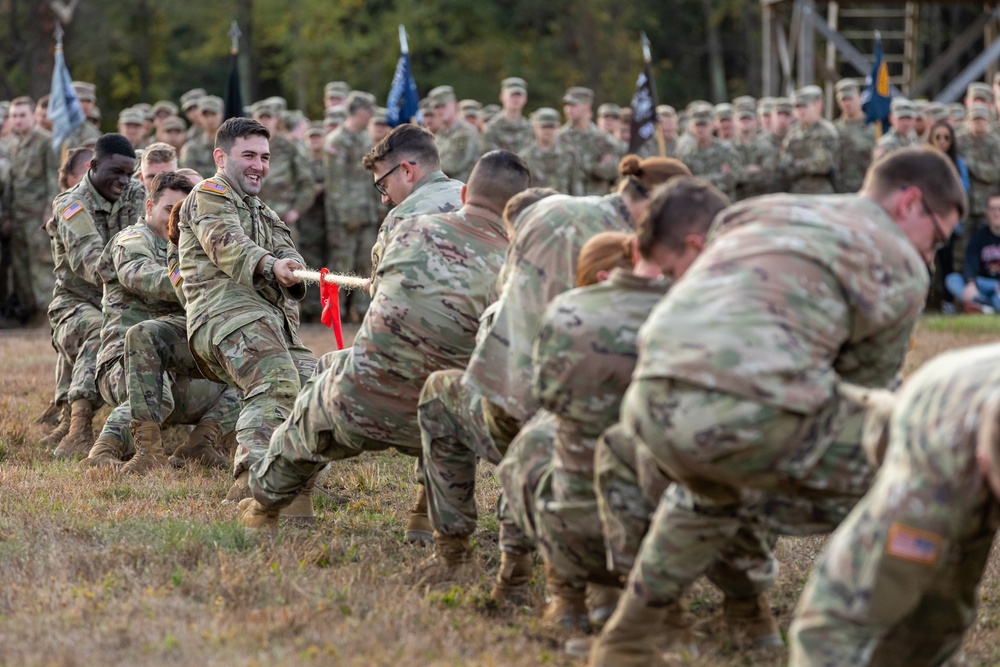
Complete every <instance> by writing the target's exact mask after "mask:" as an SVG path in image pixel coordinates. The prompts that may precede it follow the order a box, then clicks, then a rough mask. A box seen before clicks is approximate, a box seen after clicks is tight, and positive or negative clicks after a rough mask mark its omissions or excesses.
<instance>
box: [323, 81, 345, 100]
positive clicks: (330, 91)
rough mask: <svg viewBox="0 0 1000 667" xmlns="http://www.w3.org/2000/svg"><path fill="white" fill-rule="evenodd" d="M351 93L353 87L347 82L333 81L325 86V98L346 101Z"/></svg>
mask: <svg viewBox="0 0 1000 667" xmlns="http://www.w3.org/2000/svg"><path fill="white" fill-rule="evenodd" d="M350 93H351V87H350V86H349V85H348V84H347V82H346V81H331V82H330V83H328V84H326V85H325V86H323V97H336V98H337V99H341V100H342V99H344V98H346V97H347V96H348V95H350Z"/></svg>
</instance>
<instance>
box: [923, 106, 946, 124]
mask: <svg viewBox="0 0 1000 667" xmlns="http://www.w3.org/2000/svg"><path fill="white" fill-rule="evenodd" d="M924 117H925V118H927V120H929V121H932V122H935V123H936V122H938V121H939V120H948V108H947V107H946V106H945V105H943V104H941V103H940V102H928V103H927V106H926V107H925V108H924Z"/></svg>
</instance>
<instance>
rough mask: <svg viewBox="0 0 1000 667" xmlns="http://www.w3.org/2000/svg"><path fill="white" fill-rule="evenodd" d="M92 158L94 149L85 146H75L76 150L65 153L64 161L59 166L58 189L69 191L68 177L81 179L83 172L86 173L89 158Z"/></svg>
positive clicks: (72, 149)
mask: <svg viewBox="0 0 1000 667" xmlns="http://www.w3.org/2000/svg"><path fill="white" fill-rule="evenodd" d="M93 156H94V149H92V148H87V147H86V146H77V147H76V148H71V149H69V151H68V152H67V153H66V159H65V160H63V163H62V164H61V165H59V189H60V190H69V187H70V185H69V177H70V176H79V177H80V178H83V174H84V172H86V171H87V163H88V162H90V158H92V157H93ZM77 180H79V179H77Z"/></svg>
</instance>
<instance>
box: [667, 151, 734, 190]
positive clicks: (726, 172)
mask: <svg viewBox="0 0 1000 667" xmlns="http://www.w3.org/2000/svg"><path fill="white" fill-rule="evenodd" d="M677 158H678V159H679V160H680V161H681V162H683V163H684V164H686V165H687V167H688V169H690V170H691V173H692V174H694V175H695V176H697V177H699V178H703V179H705V180H706V181H708V182H709V183H711V184H712V185H714V186H715V187H717V188H719V189H720V190H722V191H723V192H724V193H726V196H727V197H729V198H730V199H735V198H736V183H737V181H739V180H740V179H741V178H742V177H743V161H742V160H741V159H740V155H739V153H737V152H736V149H735V148H733V145H732V144H730V143H729V142H728V141H721V140H719V139H713V140H712V145H711V146H709V147H708V148H698V142H697V141H695V140H693V139H692V140H691V141H690V142H685V143H684V145H683V146H682V147H681V148H679V149H678V152H677Z"/></svg>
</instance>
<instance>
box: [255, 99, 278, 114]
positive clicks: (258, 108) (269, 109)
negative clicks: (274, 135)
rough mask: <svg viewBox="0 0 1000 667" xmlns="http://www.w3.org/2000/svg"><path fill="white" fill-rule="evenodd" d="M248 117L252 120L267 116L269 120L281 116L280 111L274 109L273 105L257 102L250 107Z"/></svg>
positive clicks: (263, 101)
mask: <svg viewBox="0 0 1000 667" xmlns="http://www.w3.org/2000/svg"><path fill="white" fill-rule="evenodd" d="M249 111H250V115H251V116H252V117H254V118H263V117H264V116H268V117H270V118H276V117H278V116H280V115H281V110H280V109H278V108H277V107H275V106H274V105H273V104H268V103H267V100H259V101H257V102H254V103H253V104H251V105H250V109H249Z"/></svg>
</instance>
